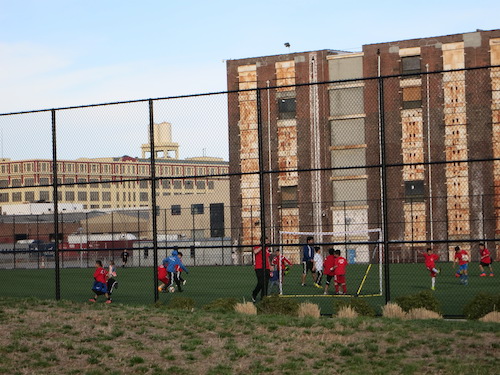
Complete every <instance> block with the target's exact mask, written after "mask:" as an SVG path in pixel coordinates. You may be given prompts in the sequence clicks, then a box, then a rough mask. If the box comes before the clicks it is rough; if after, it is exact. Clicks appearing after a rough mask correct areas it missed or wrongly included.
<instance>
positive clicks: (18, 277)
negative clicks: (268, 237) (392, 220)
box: [0, 263, 500, 316]
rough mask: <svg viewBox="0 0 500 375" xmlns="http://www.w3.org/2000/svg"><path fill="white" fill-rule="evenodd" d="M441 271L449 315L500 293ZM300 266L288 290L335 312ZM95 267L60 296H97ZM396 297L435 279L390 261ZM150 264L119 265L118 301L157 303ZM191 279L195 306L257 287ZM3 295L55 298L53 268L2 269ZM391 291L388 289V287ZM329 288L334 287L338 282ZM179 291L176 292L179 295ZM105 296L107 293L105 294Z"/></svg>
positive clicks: (195, 272)
mask: <svg viewBox="0 0 500 375" xmlns="http://www.w3.org/2000/svg"><path fill="white" fill-rule="evenodd" d="M440 266H441V267H442V272H441V274H440V275H438V277H437V283H436V291H435V292H434V293H435V295H436V297H437V298H438V299H439V301H440V302H441V305H442V310H443V313H444V314H445V315H448V316H459V315H462V314H463V307H464V306H465V304H466V303H467V302H468V301H469V300H471V299H472V298H473V297H474V296H475V295H476V294H477V293H479V292H488V293H500V284H499V283H498V277H500V276H496V277H479V272H478V270H477V269H475V268H474V267H477V266H476V265H475V264H472V265H471V266H470V276H469V285H468V286H463V285H460V283H459V282H458V280H457V279H456V278H455V277H454V274H453V271H454V270H453V268H452V266H451V264H450V263H441V264H440ZM365 270H366V265H361V264H359V265H350V266H349V268H348V275H347V287H348V292H349V293H352V294H354V293H355V292H356V291H357V289H358V287H359V285H360V283H361V280H362V278H363V275H364V273H365ZM300 273H301V267H300V266H294V267H292V269H291V272H290V273H289V274H288V275H287V276H286V278H285V283H284V294H286V295H300V296H302V297H293V298H297V300H298V301H305V300H307V301H310V302H314V303H317V304H319V305H320V307H321V311H322V313H325V314H331V313H332V312H333V303H334V301H335V300H337V299H338V298H345V297H339V296H324V295H323V291H322V290H320V289H317V288H315V287H313V286H312V281H311V278H310V276H309V275H308V279H307V284H308V285H307V286H305V287H302V286H301V285H300ZM92 275H93V268H87V269H77V268H66V269H61V279H60V284H61V298H62V299H65V300H72V301H86V300H88V299H89V298H90V297H92V295H93V293H92V292H91V290H90V288H91V286H92V282H93V278H92ZM390 275H391V277H390V280H391V283H390V293H391V299H394V298H395V297H398V296H402V295H407V294H413V293H417V292H420V291H422V290H428V289H429V288H430V282H431V281H430V277H429V275H428V271H427V270H426V269H425V267H424V265H423V264H391V265H390ZM155 276H156V273H155V272H153V270H152V269H151V268H120V269H118V277H117V280H118V281H119V288H118V289H117V290H116V291H115V293H114V294H113V299H114V300H115V301H116V302H119V303H124V304H130V305H141V304H151V303H153V302H154V288H153V285H154V277H155ZM183 276H184V277H185V279H186V280H187V283H186V285H185V287H184V292H183V293H182V296H184V297H189V298H192V299H194V301H195V302H196V305H197V306H198V307H201V306H202V305H204V304H206V303H208V302H210V301H211V300H214V299H216V298H221V297H234V298H237V299H238V300H243V299H245V300H247V301H248V300H249V299H250V296H251V292H252V290H253V288H254V286H255V283H256V279H255V273H254V270H253V269H252V268H251V267H250V266H198V267H190V273H189V274H187V275H186V274H183ZM0 283H1V285H2V289H1V292H0V295H1V296H5V297H37V298H42V299H54V298H55V295H56V294H55V272H54V270H53V269H40V270H37V269H35V270H28V269H10V270H1V271H0ZM384 289H385V290H386V288H384ZM330 290H333V285H332V286H331V288H330ZM378 292H379V273H378V265H374V266H373V267H372V269H371V271H370V273H369V274H368V277H367V279H366V282H365V284H364V286H363V288H362V290H361V293H360V294H361V296H363V295H370V294H377V293H378ZM177 294H179V293H177V292H175V295H177ZM171 296H172V294H171V293H162V294H160V301H166V300H167V299H168V298H170V297H171ZM101 298H103V300H104V297H101ZM365 300H366V301H367V302H369V303H370V304H371V305H372V306H374V307H375V308H376V309H377V311H378V312H380V307H381V306H383V305H384V304H385V295H384V296H375V297H366V298H365Z"/></svg>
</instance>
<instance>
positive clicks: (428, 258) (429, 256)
mask: <svg viewBox="0 0 500 375" xmlns="http://www.w3.org/2000/svg"><path fill="white" fill-rule="evenodd" d="M422 255H423V256H424V257H425V267H426V268H427V269H428V270H429V272H430V275H431V289H432V290H436V275H437V274H438V273H439V270H438V269H437V268H436V260H438V259H439V255H437V254H435V253H434V252H433V251H432V248H431V247H428V248H427V251H426V252H425V253H423V254H422Z"/></svg>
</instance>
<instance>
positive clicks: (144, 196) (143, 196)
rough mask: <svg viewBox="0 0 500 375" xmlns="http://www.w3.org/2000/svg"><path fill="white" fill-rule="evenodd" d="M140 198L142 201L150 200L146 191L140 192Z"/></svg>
mask: <svg viewBox="0 0 500 375" xmlns="http://www.w3.org/2000/svg"><path fill="white" fill-rule="evenodd" d="M139 200H140V201H141V202H147V201H148V200H149V194H148V193H146V192H144V193H139Z"/></svg>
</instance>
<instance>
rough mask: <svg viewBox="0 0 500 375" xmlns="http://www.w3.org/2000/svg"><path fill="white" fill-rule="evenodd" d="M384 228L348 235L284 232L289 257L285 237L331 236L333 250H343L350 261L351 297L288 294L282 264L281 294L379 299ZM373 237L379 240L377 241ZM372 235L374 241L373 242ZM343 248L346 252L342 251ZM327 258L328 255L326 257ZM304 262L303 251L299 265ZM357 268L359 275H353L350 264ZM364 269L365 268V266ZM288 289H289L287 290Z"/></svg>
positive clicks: (330, 245) (381, 288)
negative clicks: (284, 287)
mask: <svg viewBox="0 0 500 375" xmlns="http://www.w3.org/2000/svg"><path fill="white" fill-rule="evenodd" d="M382 233H383V232H382V230H381V229H380V228H374V229H366V230H356V231H344V232H292V231H280V232H279V241H280V250H281V251H280V253H281V255H282V256H284V255H285V254H286V252H285V251H284V249H283V248H284V247H288V246H287V245H285V244H284V237H285V236H287V235H291V236H311V237H315V238H318V237H319V238H321V239H323V238H325V237H330V239H331V240H329V241H322V242H326V243H327V244H328V246H329V247H333V248H335V249H338V248H341V249H340V250H341V252H343V255H344V256H345V258H346V259H347V262H348V268H347V279H348V284H349V285H348V287H349V290H350V291H351V293H350V294H347V295H323V291H321V294H289V293H288V294H287V293H284V290H283V275H282V274H283V272H282V270H281V262H278V264H279V265H278V273H279V293H280V295H282V296H283V297H292V296H294V297H314V296H316V297H320V296H321V297H378V296H382V294H383V251H382V249H383V234H382ZM373 235H376V238H375V239H373ZM370 236H371V237H372V239H370ZM342 248H343V249H342ZM322 255H323V258H325V256H326V255H327V254H322ZM300 261H301V252H300V250H299V262H300ZM354 264H355V265H357V266H358V267H357V270H356V272H349V265H354ZM365 265H366V267H364V268H362V266H365ZM287 289H288V288H287Z"/></svg>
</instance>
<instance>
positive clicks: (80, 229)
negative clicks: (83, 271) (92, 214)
mask: <svg viewBox="0 0 500 375" xmlns="http://www.w3.org/2000/svg"><path fill="white" fill-rule="evenodd" d="M82 232H83V228H82V227H80V228H78V234H79V235H80V268H83V256H82V251H83V250H82V246H83V241H82Z"/></svg>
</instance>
